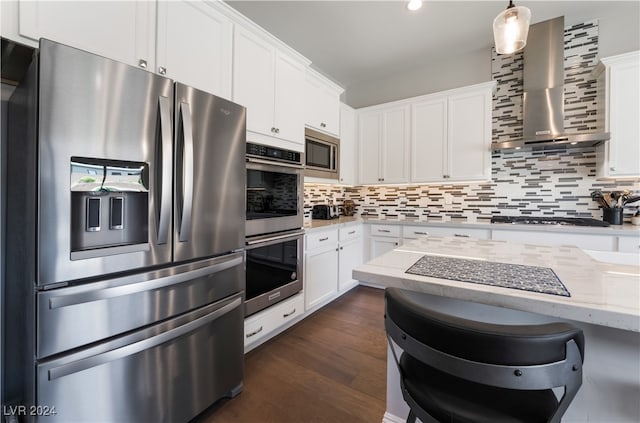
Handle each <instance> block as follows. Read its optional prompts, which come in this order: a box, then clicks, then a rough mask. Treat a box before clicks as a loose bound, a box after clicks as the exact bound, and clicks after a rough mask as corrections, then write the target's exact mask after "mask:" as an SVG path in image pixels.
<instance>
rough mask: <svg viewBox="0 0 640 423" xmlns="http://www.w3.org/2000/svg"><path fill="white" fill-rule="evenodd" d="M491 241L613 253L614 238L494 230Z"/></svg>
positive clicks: (607, 236)
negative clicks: (558, 246) (574, 247)
mask: <svg viewBox="0 0 640 423" xmlns="http://www.w3.org/2000/svg"><path fill="white" fill-rule="evenodd" d="M492 239H495V240H499V241H515V242H519V243H522V244H532V245H551V246H556V245H573V246H576V247H578V248H581V249H583V250H594V251H615V244H616V237H614V236H609V235H589V234H570V233H558V232H544V231H540V232H533V231H507V230H494V231H493V235H492Z"/></svg>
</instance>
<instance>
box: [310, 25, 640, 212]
mask: <svg viewBox="0 0 640 423" xmlns="http://www.w3.org/2000/svg"><path fill="white" fill-rule="evenodd" d="M564 38H565V121H564V124H565V129H566V130H567V131H568V132H575V131H585V130H588V131H594V130H596V110H597V107H596V81H595V80H594V79H592V78H591V77H590V73H591V70H592V69H593V67H594V66H595V65H596V64H597V62H598V21H597V20H596V21H590V22H585V23H582V24H579V25H574V26H571V27H568V28H565V37H564ZM522 74H523V57H522V54H521V53H516V54H514V55H506V56H505V55H497V54H496V53H495V51H492V75H493V78H494V79H495V80H496V81H497V87H496V92H495V95H494V98H493V122H492V126H493V134H492V137H493V141H494V142H502V141H508V140H511V139H514V138H518V137H520V136H521V135H522ZM595 175H596V154H595V147H587V148H579V149H576V148H572V149H568V150H566V151H557V152H520V151H509V152H501V153H494V155H493V157H492V179H491V181H490V182H486V183H465V184H459V185H458V184H447V185H402V186H355V187H346V186H340V185H320V184H305V190H304V192H305V215H306V216H307V217H308V216H309V215H310V212H311V208H312V207H313V205H314V204H327V203H329V204H332V203H333V204H337V205H341V204H342V201H343V200H345V199H351V200H353V201H354V202H355V203H356V211H357V213H358V214H359V215H367V216H376V217H380V218H397V219H406V218H418V219H429V220H445V221H449V220H452V221H476V220H480V221H484V220H486V219H490V218H491V216H492V215H521V214H523V215H532V216H563V217H593V218H596V219H601V218H602V211H601V210H600V209H599V208H598V206H597V204H596V203H595V202H594V201H592V200H591V197H590V194H591V192H592V191H593V190H596V189H599V190H602V191H603V192H611V191H614V190H624V189H627V190H630V191H632V192H634V193H636V194H640V182H638V181H623V180H618V181H616V180H610V181H598V180H596V179H595ZM639 203H640V202H639ZM636 205H640V204H636ZM636 205H633V207H629V208H628V211H627V212H626V214H627V215H630V214H631V213H633V211H634V210H635V206H636Z"/></svg>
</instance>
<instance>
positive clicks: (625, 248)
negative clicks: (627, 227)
mask: <svg viewBox="0 0 640 423" xmlns="http://www.w3.org/2000/svg"><path fill="white" fill-rule="evenodd" d="M618 251H619V252H621V253H640V238H639V237H635V236H619V237H618Z"/></svg>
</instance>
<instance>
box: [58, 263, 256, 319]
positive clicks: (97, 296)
mask: <svg viewBox="0 0 640 423" xmlns="http://www.w3.org/2000/svg"><path fill="white" fill-rule="evenodd" d="M243 254H244V253H240V252H238V253H234V254H233V255H230V256H228V257H225V258H224V259H223V260H221V261H219V262H217V263H215V264H212V265H211V266H207V267H202V268H199V269H195V270H190V271H188V272H184V273H178V274H174V275H169V276H165V277H161V278H156V279H152V280H142V281H133V282H131V283H127V284H125V285H120V286H114V287H111V288H103V289H95V290H91V291H86V292H80V293H76V294H66V295H58V296H55V297H51V298H49V309H50V310H54V309H56V308H62V307H68V306H74V305H79V304H83V303H89V302H92V301H100V300H106V299H109V298H115V297H122V296H124V295H132V294H137V293H139V292H144V291H151V290H153V289H160V288H164V287H167V286H171V285H175V284H178V283H182V282H188V281H190V280H193V279H196V278H201V277H204V276H207V275H213V274H214V273H219V272H222V271H223V270H227V269H230V268H232V267H235V266H238V265H240V264H242V263H243V261H244V255H243ZM142 276H143V277H144V274H142Z"/></svg>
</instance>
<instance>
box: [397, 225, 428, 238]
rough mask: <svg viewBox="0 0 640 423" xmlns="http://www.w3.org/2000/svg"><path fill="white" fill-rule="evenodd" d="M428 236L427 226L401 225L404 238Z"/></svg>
mask: <svg viewBox="0 0 640 423" xmlns="http://www.w3.org/2000/svg"><path fill="white" fill-rule="evenodd" d="M425 236H429V228H428V227H427V226H403V227H402V237H403V238H404V239H416V238H422V237H425Z"/></svg>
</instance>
